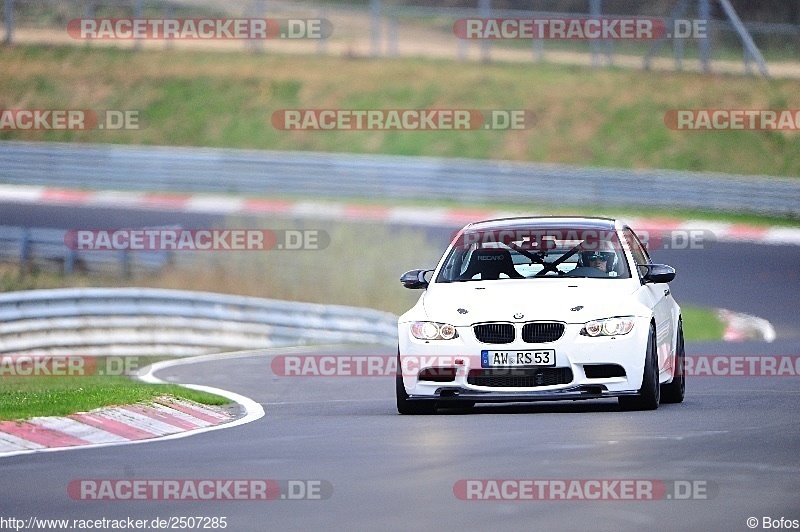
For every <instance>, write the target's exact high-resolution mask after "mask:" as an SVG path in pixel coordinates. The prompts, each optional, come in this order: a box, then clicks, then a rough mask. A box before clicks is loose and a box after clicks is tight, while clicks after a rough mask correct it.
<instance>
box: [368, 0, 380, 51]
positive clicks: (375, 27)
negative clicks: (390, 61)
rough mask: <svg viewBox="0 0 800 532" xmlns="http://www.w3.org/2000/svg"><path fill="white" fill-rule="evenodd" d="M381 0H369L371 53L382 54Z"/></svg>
mask: <svg viewBox="0 0 800 532" xmlns="http://www.w3.org/2000/svg"><path fill="white" fill-rule="evenodd" d="M381 9H382V7H381V0H369V43H370V52H369V53H370V55H371V56H372V57H378V56H380V55H381Z"/></svg>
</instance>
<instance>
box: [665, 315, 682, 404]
mask: <svg viewBox="0 0 800 532" xmlns="http://www.w3.org/2000/svg"><path fill="white" fill-rule="evenodd" d="M677 343H678V345H677V347H676V348H675V366H676V367H677V369H676V370H675V375H674V376H673V377H672V382H671V383H669V384H664V385H662V386H661V402H662V403H664V404H669V403H682V402H683V397H684V395H686V348H685V347H684V343H683V324H682V323H681V322H680V321H679V322H678V341H677Z"/></svg>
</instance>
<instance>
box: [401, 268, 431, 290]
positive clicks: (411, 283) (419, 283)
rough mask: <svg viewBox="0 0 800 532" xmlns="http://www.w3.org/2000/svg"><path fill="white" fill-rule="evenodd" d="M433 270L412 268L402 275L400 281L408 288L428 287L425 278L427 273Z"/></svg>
mask: <svg viewBox="0 0 800 532" xmlns="http://www.w3.org/2000/svg"><path fill="white" fill-rule="evenodd" d="M432 271H433V270H411V271H408V272H406V273H404V274H403V275H401V276H400V282H401V283H403V286H405V287H406V288H412V289H416V288H428V281H426V280H425V274H426V273H428V272H432Z"/></svg>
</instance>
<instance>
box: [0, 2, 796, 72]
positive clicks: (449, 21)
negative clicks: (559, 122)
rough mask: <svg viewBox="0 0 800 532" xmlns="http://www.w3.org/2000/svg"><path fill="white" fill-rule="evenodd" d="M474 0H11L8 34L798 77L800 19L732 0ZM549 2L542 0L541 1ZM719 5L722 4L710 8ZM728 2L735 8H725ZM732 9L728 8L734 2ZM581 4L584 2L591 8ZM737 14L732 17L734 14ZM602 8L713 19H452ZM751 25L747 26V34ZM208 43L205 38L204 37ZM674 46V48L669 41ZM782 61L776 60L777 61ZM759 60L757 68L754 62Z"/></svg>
mask: <svg viewBox="0 0 800 532" xmlns="http://www.w3.org/2000/svg"><path fill="white" fill-rule="evenodd" d="M477 3H478V4H479V5H478V6H476V7H475V8H470V9H465V8H445V7H425V6H420V5H403V4H399V3H397V2H392V1H390V0H369V4H368V5H366V4H361V5H354V4H350V5H348V4H340V3H333V4H324V5H322V4H314V3H303V2H296V3H282V2H266V1H264V0H230V1H226V2H224V3H209V2H201V1H199V0H188V1H184V2H170V1H168V0H156V1H148V2H145V1H144V0H75V1H67V0H5V7H4V10H3V19H4V23H3V28H4V40H5V42H7V43H37V42H38V43H42V42H47V43H62V44H63V43H69V44H76V43H79V44H82V45H83V44H87V45H89V44H91V45H95V44H97V43H98V42H99V41H96V42H93V43H90V42H89V41H83V42H81V41H79V40H76V39H74V38H72V37H70V36H69V34H68V32H67V23H68V21H70V20H72V19H76V18H94V17H109V18H113V17H133V18H142V17H149V18H156V17H161V18H178V17H231V16H236V17H259V18H260V17H269V18H311V19H325V20H327V21H329V22H330V23H331V24H332V27H333V33H332V34H331V35H330V36H329V37H328V38H324V39H303V40H295V41H292V42H291V43H289V42H287V41H286V40H281V39H277V40H270V41H263V40H245V41H228V42H221V41H217V42H215V43H213V45H212V46H213V48H214V49H220V48H226V47H227V48H229V49H235V50H247V51H258V50H270V51H284V52H290V53H295V52H300V53H319V54H335V55H349V56H372V57H386V56H389V57H393V56H429V57H448V58H456V59H461V60H468V59H472V60H482V61H489V60H500V61H520V62H534V61H552V62H563V63H576V64H584V65H593V66H602V65H618V66H630V67H637V68H656V69H677V70H681V69H693V70H704V71H719V72H748V73H750V72H760V73H762V74H766V73H767V67H766V66H765V65H763V64H759V63H760V60H761V53H762V52H763V54H764V57H766V59H767V62H768V63H770V65H769V72H770V73H772V74H773V75H775V74H776V73H777V75H780V76H791V77H798V76H800V68H798V65H797V63H800V26H798V25H795V24H785V23H764V22H744V23H741V21H739V20H738V18H737V17H735V12H733V11H732V7H730V4H729V0H714V1H713V2H712V1H711V0H692V1H690V0H680V2H679V3H678V8H676V9H670V6H671V5H674V4H671V3H666V2H636V1H634V0H617V1H606V2H605V3H603V2H602V1H601V0H590V1H588V2H587V4H586V5H588V6H589V7H590V9H589V10H588V11H589V12H569V13H565V12H559V11H544V10H542V11H520V10H508V9H495V8H493V7H492V2H491V0H478V2H477ZM540 4H541V5H544V4H545V3H541V2H540V3H538V4H537V5H540ZM712 4H713V6H714V7H716V8H717V9H711V7H712ZM554 5H556V4H554ZM726 6H728V7H726ZM729 7H730V9H728V8H729ZM583 9H586V7H584V8H583ZM731 14H733V15H734V16H733V17H731ZM601 16H608V17H613V16H643V17H659V18H662V19H664V20H665V22H666V23H667V24H668V25H669V24H670V23H671V22H672V20H673V19H674V18H675V17H681V18H682V19H683V18H686V19H694V20H700V19H703V20H708V26H707V35H708V38H682V39H679V38H675V39H668V40H667V41H660V42H658V43H652V42H650V41H622V40H619V41H610V40H593V41H592V40H584V41H576V40H572V41H570V40H558V41H549V40H540V39H537V40H531V39H528V40H512V41H488V40H484V41H480V42H475V41H469V40H463V39H459V38H457V37H456V35H455V34H454V31H453V24H454V22H455V21H456V20H457V19H459V18H487V17H493V18H531V17H533V18H553V17H573V18H592V17H601ZM743 32H745V33H746V34H745V33H743ZM114 44H115V45H119V46H131V47H136V48H142V47H145V46H156V47H172V46H203V43H199V42H187V41H180V42H177V41H173V40H164V41H161V42H152V41H151V42H147V43H143V42H142V41H141V40H130V41H116V42H115V43H114ZM206 44H208V43H206ZM664 44H671V46H663V45H664ZM773 62H775V63H776V64H775V65H772V63H773ZM754 66H758V67H759V68H758V69H755V68H753V67H754Z"/></svg>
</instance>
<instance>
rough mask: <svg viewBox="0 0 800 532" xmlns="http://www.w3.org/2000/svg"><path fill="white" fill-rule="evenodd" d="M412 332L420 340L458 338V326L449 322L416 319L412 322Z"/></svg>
mask: <svg viewBox="0 0 800 532" xmlns="http://www.w3.org/2000/svg"><path fill="white" fill-rule="evenodd" d="M411 334H413V335H414V338H416V339H418V340H452V339H453V338H458V332H456V328H455V327H454V326H453V325H450V324H449V323H438V322H435V321H415V322H414V323H412V324H411Z"/></svg>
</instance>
